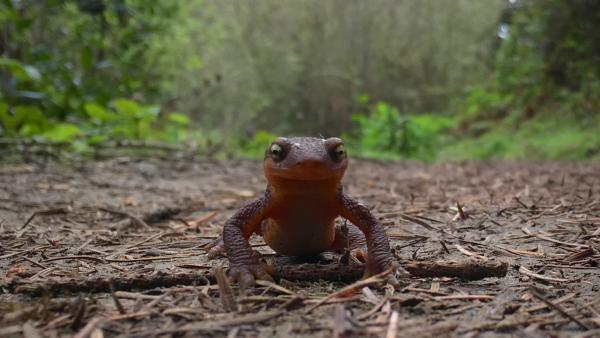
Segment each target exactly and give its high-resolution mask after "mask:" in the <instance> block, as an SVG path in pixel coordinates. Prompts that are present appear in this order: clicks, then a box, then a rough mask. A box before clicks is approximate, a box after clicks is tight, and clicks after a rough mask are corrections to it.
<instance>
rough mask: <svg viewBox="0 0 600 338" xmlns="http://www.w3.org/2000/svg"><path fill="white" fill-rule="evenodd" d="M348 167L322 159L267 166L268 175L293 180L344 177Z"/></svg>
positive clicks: (266, 173)
mask: <svg viewBox="0 0 600 338" xmlns="http://www.w3.org/2000/svg"><path fill="white" fill-rule="evenodd" d="M345 169H346V167H345V166H343V165H336V166H334V167H332V166H331V165H330V164H329V163H323V162H321V161H302V162H297V163H294V164H293V165H291V166H285V167H284V166H279V165H268V166H265V175H266V176H267V177H279V178H285V179H292V180H307V181H318V180H328V179H332V178H340V179H341V178H342V176H344V171H345Z"/></svg>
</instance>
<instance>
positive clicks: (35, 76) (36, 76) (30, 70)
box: [23, 65, 42, 81]
mask: <svg viewBox="0 0 600 338" xmlns="http://www.w3.org/2000/svg"><path fill="white" fill-rule="evenodd" d="M23 69H24V70H25V73H27V76H29V78H30V79H31V80H33V81H39V80H41V79H42V74H40V71H39V70H37V68H35V67H34V66H28V65H26V66H23Z"/></svg>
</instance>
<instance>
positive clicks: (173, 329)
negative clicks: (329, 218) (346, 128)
mask: <svg viewBox="0 0 600 338" xmlns="http://www.w3.org/2000/svg"><path fill="white" fill-rule="evenodd" d="M344 184H345V189H346V192H347V193H348V194H349V195H351V196H354V197H356V198H359V199H361V200H362V201H363V202H364V203H366V204H367V205H369V206H370V207H371V208H372V210H373V212H374V213H375V214H376V215H377V216H378V217H380V219H381V221H382V223H383V224H384V226H385V228H386V231H387V232H388V235H389V237H390V241H391V244H392V247H393V248H394V254H395V255H396V257H397V259H398V261H399V262H400V265H408V264H410V262H413V263H414V262H415V261H417V262H423V263H428V262H435V261H440V260H442V261H450V260H452V261H457V262H459V263H460V262H467V263H468V262H471V263H473V262H475V263H476V264H478V263H477V262H480V263H482V264H483V263H486V262H501V263H503V264H504V263H505V264H508V272H507V274H506V275H505V276H503V277H490V278H484V279H479V278H476V280H465V279H459V278H455V277H443V276H442V277H434V278H421V277H414V276H412V277H406V276H404V277H402V278H400V284H401V285H400V287H399V289H397V290H394V289H393V288H391V287H390V286H389V285H385V284H384V283H383V282H382V281H383V280H384V279H381V278H380V279H377V278H375V279H371V280H367V281H366V282H364V281H363V282H364V283H363V284H357V285H354V287H351V288H348V286H349V285H352V283H354V282H355V281H354V280H355V279H356V277H357V274H356V271H359V273H360V269H361V268H362V267H361V266H360V265H359V263H355V262H350V263H349V264H350V266H351V267H352V268H351V269H350V270H352V269H353V270H352V271H354V272H352V273H350V274H346V272H343V271H345V270H343V268H340V269H341V270H335V269H336V266H337V267H341V266H343V264H344V263H343V262H342V263H339V262H338V261H339V259H340V255H337V254H332V253H327V254H324V255H323V257H321V258H320V259H319V260H318V261H316V262H309V263H305V262H298V261H295V260H288V261H285V260H284V259H283V258H278V257H277V256H276V255H275V254H274V252H272V251H271V250H270V249H269V248H268V247H266V246H264V245H263V242H262V240H261V239H260V238H259V237H255V238H252V243H253V246H254V247H255V249H256V250H258V251H260V252H261V253H262V254H263V257H265V258H266V260H267V261H268V262H269V264H271V265H273V264H277V265H278V266H279V267H278V269H279V271H280V272H279V276H280V277H281V278H280V279H279V281H278V284H271V283H261V284H259V285H257V286H256V287H254V288H252V289H250V290H246V291H245V293H242V292H241V291H240V290H238V288H237V285H230V284H229V283H227V282H226V281H223V278H215V275H217V277H219V276H220V277H222V273H223V271H222V269H225V270H226V268H227V260H226V259H224V258H219V259H215V260H208V259H207V257H206V249H207V246H208V245H209V244H210V243H211V242H212V241H214V238H215V237H216V236H217V235H218V234H219V233H220V231H221V229H222V226H223V223H224V221H225V220H226V219H227V218H228V217H229V216H231V215H232V214H233V213H234V212H235V210H236V209H238V208H239V207H240V206H241V205H243V203H245V202H247V201H248V200H250V199H252V198H253V197H256V196H258V195H259V194H260V193H261V192H262V191H263V189H264V187H265V180H264V178H263V176H262V173H261V163H260V162H258V161H245V160H244V161H242V160H236V161H233V160H228V161H213V160H193V161H192V160H183V159H149V158H146V159H143V160H140V159H133V158H127V157H120V158H113V159H108V160H102V161H97V162H84V163H80V164H78V165H77V166H72V165H71V166H66V165H64V164H57V163H47V164H40V163H37V164H24V163H17V164H3V165H0V336H16V337H19V336H26V337H38V336H48V337H59V336H64V335H77V337H84V336H89V335H92V336H94V337H101V336H111V337H112V336H136V337H146V336H172V335H174V336H188V335H189V336H197V335H201V336H217V337H221V336H228V337H255V336H261V337H263V336H278V337H286V336H298V337H330V336H332V335H333V336H334V337H353V336H361V337H363V336H367V337H368V336H373V337H382V336H387V337H394V336H395V335H396V336H398V337H404V336H414V337H456V336H461V337H463V336H464V337H497V336H498V337H505V336H507V337H508V336H527V337H547V336H551V337H600V297H599V296H598V295H599V293H598V291H599V289H600V268H599V267H598V264H599V262H600V164H593V163H526V162H493V163H453V164H439V165H425V164H420V163H410V162H409V163H377V162H369V161H361V160H354V161H352V162H351V164H350V167H349V170H348V173H347V175H346V179H345V182H344ZM282 266H283V267H284V268H281V267H282ZM346 267H347V266H346ZM328 269H333V270H331V271H333V272H334V273H329V274H327V273H324V274H316V272H315V273H312V271H321V270H325V271H326V272H327V270H328ZM357 269H358V270H357ZM298 271H304V272H305V273H304V274H303V275H302V274H301V275H300V277H298V276H297V272H298ZM331 271H330V272H331ZM335 271H338V272H335ZM339 271H341V272H339ZM295 273H296V275H295ZM294 276H295V277H294ZM311 276H312V278H310V277H311ZM319 278H325V279H319ZM217 280H219V281H220V282H221V283H217ZM358 283H361V282H358ZM344 287H346V289H343V288H344ZM338 290H343V292H341V293H336V294H334V295H333V296H331V297H327V296H329V295H331V294H333V293H334V292H336V291H338ZM326 297H327V298H326Z"/></svg>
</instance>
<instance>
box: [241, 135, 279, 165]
mask: <svg viewBox="0 0 600 338" xmlns="http://www.w3.org/2000/svg"><path fill="white" fill-rule="evenodd" d="M277 136H278V135H275V134H272V133H269V132H266V131H259V132H257V133H256V134H254V136H253V137H252V138H251V139H249V140H240V141H239V142H238V143H237V146H236V147H237V151H235V152H234V154H238V155H241V156H243V157H248V158H262V157H263V156H264V155H265V149H267V147H268V146H269V144H270V143H271V142H272V141H273V140H274V139H276V138H277Z"/></svg>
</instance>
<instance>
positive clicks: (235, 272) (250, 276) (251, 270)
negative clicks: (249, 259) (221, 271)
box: [229, 263, 273, 290]
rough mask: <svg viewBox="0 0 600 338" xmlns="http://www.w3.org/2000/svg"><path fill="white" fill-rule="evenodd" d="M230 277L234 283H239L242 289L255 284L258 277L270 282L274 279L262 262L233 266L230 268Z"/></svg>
mask: <svg viewBox="0 0 600 338" xmlns="http://www.w3.org/2000/svg"><path fill="white" fill-rule="evenodd" d="M229 278H230V280H231V281H232V282H233V283H236V282H237V283H239V285H240V289H242V290H246V289H247V288H249V287H252V286H254V281H255V280H256V279H262V280H266V281H269V282H272V281H273V277H271V275H269V273H268V272H267V270H265V268H264V266H263V264H261V263H256V264H251V265H242V266H232V267H231V268H230V269H229Z"/></svg>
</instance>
